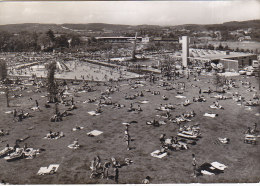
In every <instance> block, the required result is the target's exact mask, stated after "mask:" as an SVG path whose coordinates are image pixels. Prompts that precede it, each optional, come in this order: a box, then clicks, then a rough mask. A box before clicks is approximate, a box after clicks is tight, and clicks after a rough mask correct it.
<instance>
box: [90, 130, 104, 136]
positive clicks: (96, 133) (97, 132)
mask: <svg viewBox="0 0 260 186" xmlns="http://www.w3.org/2000/svg"><path fill="white" fill-rule="evenodd" d="M102 133H103V132H102V131H99V130H92V131H91V132H89V133H87V135H88V136H91V137H94V136H99V135H100V134H102Z"/></svg>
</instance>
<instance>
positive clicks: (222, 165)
mask: <svg viewBox="0 0 260 186" xmlns="http://www.w3.org/2000/svg"><path fill="white" fill-rule="evenodd" d="M211 165H212V166H213V167H214V168H216V169H219V170H222V171H223V170H224V169H225V168H227V166H226V165H224V164H221V163H219V162H217V161H215V162H212V163H211Z"/></svg>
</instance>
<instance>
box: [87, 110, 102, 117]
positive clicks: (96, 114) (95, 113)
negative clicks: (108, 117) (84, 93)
mask: <svg viewBox="0 0 260 186" xmlns="http://www.w3.org/2000/svg"><path fill="white" fill-rule="evenodd" d="M88 113H89V114H90V115H91V116H98V115H100V113H97V112H96V111H89V112H88Z"/></svg>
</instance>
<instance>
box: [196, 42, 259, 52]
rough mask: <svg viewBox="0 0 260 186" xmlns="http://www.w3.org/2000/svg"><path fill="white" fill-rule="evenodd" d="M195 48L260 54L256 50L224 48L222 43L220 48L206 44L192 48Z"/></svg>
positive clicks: (226, 46)
mask: <svg viewBox="0 0 260 186" xmlns="http://www.w3.org/2000/svg"><path fill="white" fill-rule="evenodd" d="M192 47H194V48H198V49H209V50H220V51H228V50H229V51H234V52H246V53H254V54H259V53H260V51H258V49H255V50H252V49H251V50H249V49H243V48H238V47H237V48H236V49H233V48H230V47H229V46H228V45H225V46H223V45H222V44H221V43H220V44H219V45H218V46H216V47H215V46H214V45H212V44H205V45H194V46H192Z"/></svg>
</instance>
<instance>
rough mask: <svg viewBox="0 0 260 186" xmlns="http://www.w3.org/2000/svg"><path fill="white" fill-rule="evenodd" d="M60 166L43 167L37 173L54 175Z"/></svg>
mask: <svg viewBox="0 0 260 186" xmlns="http://www.w3.org/2000/svg"><path fill="white" fill-rule="evenodd" d="M59 166H60V165H59V164H51V165H49V167H41V168H40V170H39V171H38V172H37V175H45V174H50V173H52V174H53V173H55V172H57V170H58V168H59Z"/></svg>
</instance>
